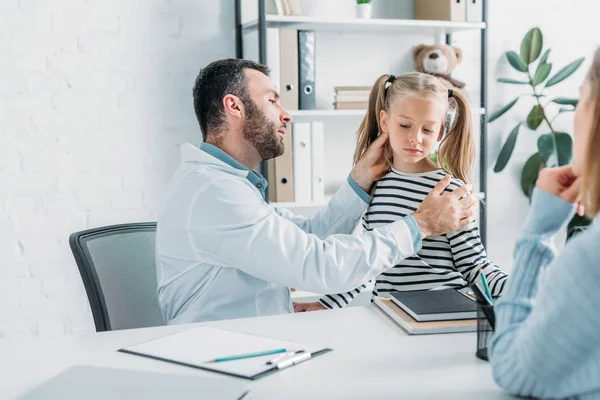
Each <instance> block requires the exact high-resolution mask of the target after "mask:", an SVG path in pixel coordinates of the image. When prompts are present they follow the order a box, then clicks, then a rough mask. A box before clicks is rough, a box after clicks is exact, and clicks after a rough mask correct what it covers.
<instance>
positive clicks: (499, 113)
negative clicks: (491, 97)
mask: <svg viewBox="0 0 600 400" xmlns="http://www.w3.org/2000/svg"><path fill="white" fill-rule="evenodd" d="M518 100H519V98H518V97H517V98H516V99H514V100H513V101H511V102H510V103H508V104H507V105H505V106H504V107H502V108H501V109H499V110H498V111H496V112H495V113H493V114H492V115H491V116H490V119H489V120H488V122H494V121H495V120H497V119H498V118H500V117H501V116H502V115H504V113H505V112H507V111H508V110H510V109H511V108H513V106H514V105H515V104H517V101H518Z"/></svg>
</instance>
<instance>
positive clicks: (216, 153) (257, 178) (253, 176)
mask: <svg viewBox="0 0 600 400" xmlns="http://www.w3.org/2000/svg"><path fill="white" fill-rule="evenodd" d="M200 150H202V151H204V152H205V153H208V154H210V155H211V156H213V157H214V158H216V159H217V160H219V161H222V162H224V163H225V164H227V165H229V166H231V167H233V168H235V169H238V170H241V171H248V175H247V176H246V178H247V179H248V180H249V181H250V182H251V183H252V184H253V185H254V186H256V187H257V188H258V189H259V190H260V191H261V193H262V194H263V196H264V194H265V189H266V188H267V184H268V183H267V180H266V179H265V178H264V177H263V176H262V175H261V174H259V173H258V172H256V171H251V170H249V169H248V168H246V167H245V166H244V165H243V164H242V163H240V162H239V161H238V160H236V159H235V158H233V157H231V156H230V155H229V154H227V153H225V152H224V151H223V150H221V149H220V148H218V147H217V146H214V145H212V144H209V143H202V144H201V145H200Z"/></svg>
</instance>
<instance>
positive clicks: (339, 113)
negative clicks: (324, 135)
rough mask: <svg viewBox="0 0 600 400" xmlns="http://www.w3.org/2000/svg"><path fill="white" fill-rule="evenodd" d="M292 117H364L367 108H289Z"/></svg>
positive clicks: (480, 111)
mask: <svg viewBox="0 0 600 400" xmlns="http://www.w3.org/2000/svg"><path fill="white" fill-rule="evenodd" d="M474 110H477V111H478V112H479V114H480V115H484V114H485V108H474ZM288 112H289V113H290V115H291V116H292V118H294V119H304V118H319V117H323V118H327V117H364V115H365V114H366V113H367V110H288Z"/></svg>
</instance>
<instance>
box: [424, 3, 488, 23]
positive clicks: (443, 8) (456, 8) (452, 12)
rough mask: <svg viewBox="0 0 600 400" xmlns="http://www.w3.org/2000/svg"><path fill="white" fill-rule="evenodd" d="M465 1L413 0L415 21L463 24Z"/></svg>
mask: <svg viewBox="0 0 600 400" xmlns="http://www.w3.org/2000/svg"><path fill="white" fill-rule="evenodd" d="M466 1H467V0H415V19H425V20H439V21H454V22H465V19H466V5H465V2H466ZM479 1H481V0H479Z"/></svg>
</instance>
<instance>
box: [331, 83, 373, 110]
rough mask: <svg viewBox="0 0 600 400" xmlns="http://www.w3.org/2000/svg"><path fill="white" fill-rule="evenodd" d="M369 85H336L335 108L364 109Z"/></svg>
mask: <svg viewBox="0 0 600 400" xmlns="http://www.w3.org/2000/svg"><path fill="white" fill-rule="evenodd" d="M370 93H371V88H370V87H369V86H336V87H335V109H336V110H366V109H367V108H368V106H369V94H370Z"/></svg>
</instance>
